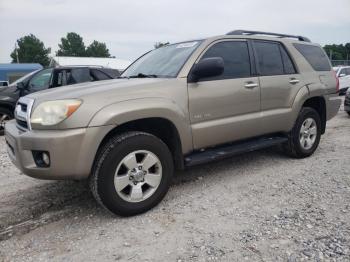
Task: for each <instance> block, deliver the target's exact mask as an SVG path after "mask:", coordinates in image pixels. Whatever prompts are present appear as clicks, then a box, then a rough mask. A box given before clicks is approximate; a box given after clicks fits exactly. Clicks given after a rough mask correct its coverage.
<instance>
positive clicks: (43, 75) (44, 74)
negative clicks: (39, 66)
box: [29, 68, 52, 90]
mask: <svg viewBox="0 0 350 262" xmlns="http://www.w3.org/2000/svg"><path fill="white" fill-rule="evenodd" d="M51 74H52V68H49V69H44V70H42V71H40V72H39V73H37V74H36V75H34V76H33V78H32V79H30V81H29V88H30V89H31V90H43V89H47V88H48V87H49V84H50V79H51Z"/></svg>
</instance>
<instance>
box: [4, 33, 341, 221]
mask: <svg viewBox="0 0 350 262" xmlns="http://www.w3.org/2000/svg"><path fill="white" fill-rule="evenodd" d="M338 84H339V83H338V81H337V78H336V76H335V74H334V72H333V70H332V67H331V64H330V61H329V59H328V57H327V55H326V53H325V52H324V51H323V49H322V48H321V46H320V45H318V44H314V43H311V42H310V40H309V39H307V38H306V37H302V36H291V35H284V34H274V33H265V32H254V31H241V30H239V31H233V32H230V33H228V34H227V35H222V36H217V37H211V38H207V39H200V40H194V41H187V42H181V43H176V44H171V45H166V46H163V47H161V48H157V49H155V50H153V51H150V52H148V53H147V54H145V55H143V56H142V57H140V58H139V59H138V60H136V61H135V62H134V63H133V64H132V65H130V66H129V67H128V68H127V69H126V70H125V71H124V73H123V74H122V75H121V77H120V79H117V80H113V81H103V82H101V83H95V84H93V83H85V84H81V85H79V86H75V87H74V86H73V87H63V88H57V89H54V90H51V91H50V92H40V93H37V94H30V95H28V96H26V97H23V98H21V99H20V100H19V101H18V104H17V107H16V120H14V121H10V122H8V123H7V124H6V129H5V136H6V142H7V150H8V154H9V156H10V158H11V160H12V161H13V163H14V164H15V165H16V166H17V167H18V168H19V169H20V170H21V171H22V172H23V173H24V174H27V175H29V176H32V177H36V178H42V179H89V180H90V186H91V190H92V192H93V194H94V196H95V198H96V200H97V201H98V202H99V203H101V204H102V205H103V206H105V207H106V208H107V209H109V210H110V211H112V212H114V213H116V214H119V215H124V216H130V215H135V214H138V213H142V212H145V211H147V210H149V209H150V208H152V207H154V206H155V205H156V204H158V203H159V202H160V201H161V200H162V198H163V197H164V196H165V194H166V192H167V191H168V189H169V186H170V184H171V181H172V176H173V172H174V168H176V169H184V168H185V167H191V166H194V165H198V164H202V163H206V162H209V161H212V160H217V159H221V158H224V157H229V156H232V155H235V154H241V153H244V152H250V151H253V150H256V149H261V148H265V147H268V146H273V145H277V144H281V145H283V147H284V149H285V151H286V152H287V153H288V154H289V155H291V156H292V157H295V158H305V157H308V156H310V155H312V154H313V153H314V152H315V150H316V149H317V147H318V145H319V142H320V138H321V135H322V134H324V133H325V131H326V122H327V120H329V119H331V118H333V117H334V116H335V115H336V114H337V112H338V110H339V107H340V104H341V98H340V97H339V94H338V91H339V89H338V88H339V86H338ZM70 90H71V92H69V91H70ZM305 163H307V161H305Z"/></svg>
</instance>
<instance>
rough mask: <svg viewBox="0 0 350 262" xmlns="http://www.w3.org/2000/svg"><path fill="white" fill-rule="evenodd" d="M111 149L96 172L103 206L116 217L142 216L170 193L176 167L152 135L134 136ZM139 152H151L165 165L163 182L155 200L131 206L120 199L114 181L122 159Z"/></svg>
mask: <svg viewBox="0 0 350 262" xmlns="http://www.w3.org/2000/svg"><path fill="white" fill-rule="evenodd" d="M111 146H112V148H110V149H109V151H108V153H107V154H106V155H105V156H104V157H103V159H101V160H100V161H102V162H101V165H100V167H99V169H98V170H97V172H98V179H97V181H96V183H97V191H98V192H97V193H98V195H99V197H100V200H101V202H102V203H103V205H104V206H105V207H106V208H107V209H108V210H110V211H112V212H113V213H115V214H118V215H122V216H130V215H135V214H139V213H143V212H145V211H147V210H149V209H151V208H152V207H154V206H155V205H157V204H158V203H159V202H160V201H161V200H162V199H163V197H164V196H165V194H166V193H167V191H168V189H169V186H170V183H171V179H172V175H173V168H174V167H173V162H172V157H171V154H170V151H169V149H168V147H167V146H166V145H165V144H164V143H163V142H162V141H161V140H159V139H158V138H156V137H154V136H151V135H137V136H133V137H130V138H127V139H126V140H123V141H122V142H120V143H118V142H115V143H112V144H111ZM138 150H147V151H150V152H152V153H153V154H155V155H156V156H157V157H158V158H159V160H160V162H161V165H162V180H161V183H160V185H159V186H158V188H157V190H156V192H154V194H153V195H152V196H150V197H149V198H148V199H146V200H144V201H142V202H138V203H132V202H127V201H125V200H124V199H122V198H121V197H120V196H119V195H118V193H117V192H116V189H115V186H114V177H115V171H116V169H117V167H118V165H119V163H120V162H121V161H122V160H123V158H124V157H125V156H127V155H128V154H129V153H131V152H134V151H138Z"/></svg>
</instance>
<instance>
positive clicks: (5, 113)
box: [0, 107, 13, 136]
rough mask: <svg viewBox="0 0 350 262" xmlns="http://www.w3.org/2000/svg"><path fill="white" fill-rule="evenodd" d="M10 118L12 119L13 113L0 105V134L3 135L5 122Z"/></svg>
mask: <svg viewBox="0 0 350 262" xmlns="http://www.w3.org/2000/svg"><path fill="white" fill-rule="evenodd" d="M11 119H13V113H12V112H11V111H10V110H8V109H6V108H1V107H0V136H3V135H4V132H5V124H6V122H7V121H8V120H11Z"/></svg>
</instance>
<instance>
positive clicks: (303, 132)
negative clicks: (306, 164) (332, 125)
mask: <svg viewBox="0 0 350 262" xmlns="http://www.w3.org/2000/svg"><path fill="white" fill-rule="evenodd" d="M320 139H321V119H320V115H319V114H318V112H317V111H316V110H315V109H313V108H310V107H304V108H303V109H302V110H301V111H300V113H299V116H298V119H297V121H296V122H295V125H294V127H293V129H292V131H290V133H289V134H288V142H287V144H286V145H285V151H286V152H287V153H288V154H289V155H291V156H292V157H295V158H304V157H308V156H310V155H312V154H313V153H314V152H315V150H316V149H317V147H318V144H319V143H320Z"/></svg>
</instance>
